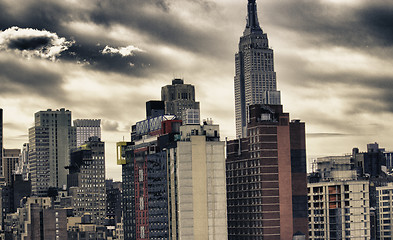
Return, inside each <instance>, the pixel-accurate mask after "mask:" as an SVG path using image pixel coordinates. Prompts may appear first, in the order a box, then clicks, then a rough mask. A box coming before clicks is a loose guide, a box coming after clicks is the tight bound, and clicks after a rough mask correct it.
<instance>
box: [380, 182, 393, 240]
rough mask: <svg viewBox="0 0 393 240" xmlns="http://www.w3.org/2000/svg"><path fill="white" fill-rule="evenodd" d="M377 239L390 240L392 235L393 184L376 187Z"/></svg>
mask: <svg viewBox="0 0 393 240" xmlns="http://www.w3.org/2000/svg"><path fill="white" fill-rule="evenodd" d="M377 203H378V209H377V214H378V228H379V229H378V232H379V239H381V240H390V239H392V235H393V209H392V208H393V205H392V203H393V183H388V185H387V186H383V187H377Z"/></svg>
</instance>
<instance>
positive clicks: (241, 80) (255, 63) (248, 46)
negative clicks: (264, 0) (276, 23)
mask: <svg viewBox="0 0 393 240" xmlns="http://www.w3.org/2000/svg"><path fill="white" fill-rule="evenodd" d="M235 61H236V64H235V72H236V75H235V79H234V80H235V115H236V136H237V137H246V135H247V133H246V131H245V129H246V125H247V122H248V116H249V114H248V107H249V106H250V105H253V104H271V105H279V104H281V100H280V92H279V91H277V86H276V72H275V71H274V59H273V50H272V49H271V48H269V42H268V38H267V35H266V33H264V32H263V31H262V29H261V27H260V26H259V22H258V16H257V6H256V3H255V0H248V17H247V25H246V28H245V30H244V32H243V36H242V37H240V42H239V52H238V53H236V55H235Z"/></svg>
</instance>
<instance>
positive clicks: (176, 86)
mask: <svg viewBox="0 0 393 240" xmlns="http://www.w3.org/2000/svg"><path fill="white" fill-rule="evenodd" d="M161 101H163V102H164V104H165V114H168V115H176V117H177V118H178V119H182V120H183V119H192V121H193V123H192V124H200V122H199V102H196V101H195V87H194V86H193V85H191V84H184V80H183V79H174V80H172V85H167V86H164V87H162V88H161ZM188 109H194V110H195V111H186V110H188ZM187 114H188V115H187ZM196 122H197V123H196Z"/></svg>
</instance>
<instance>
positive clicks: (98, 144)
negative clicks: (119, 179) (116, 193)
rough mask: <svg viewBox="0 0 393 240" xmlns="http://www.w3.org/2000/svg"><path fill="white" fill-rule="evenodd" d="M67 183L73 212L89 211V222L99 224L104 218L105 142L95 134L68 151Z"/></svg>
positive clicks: (80, 215) (80, 213) (80, 214)
mask: <svg viewBox="0 0 393 240" xmlns="http://www.w3.org/2000/svg"><path fill="white" fill-rule="evenodd" d="M68 169H69V174H68V185H67V187H68V188H69V192H70V195H72V197H73V203H74V214H75V216H78V217H82V216H83V215H85V214H90V215H91V217H92V223H95V224H98V225H103V224H104V220H105V217H106V194H105V144H104V142H102V141H101V140H100V139H99V138H98V137H90V139H89V141H88V142H86V143H85V144H84V145H82V146H80V147H79V148H78V149H77V150H74V151H73V152H72V153H71V164H70V166H69V167H68Z"/></svg>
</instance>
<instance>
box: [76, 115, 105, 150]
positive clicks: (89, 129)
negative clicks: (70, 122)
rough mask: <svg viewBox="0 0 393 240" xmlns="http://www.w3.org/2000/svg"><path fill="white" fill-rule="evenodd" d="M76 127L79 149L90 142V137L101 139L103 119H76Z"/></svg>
mask: <svg viewBox="0 0 393 240" xmlns="http://www.w3.org/2000/svg"><path fill="white" fill-rule="evenodd" d="M74 127H75V128H76V144H77V147H79V146H81V145H83V144H85V142H87V141H89V138H90V137H98V138H100V139H101V119H76V120H74Z"/></svg>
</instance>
